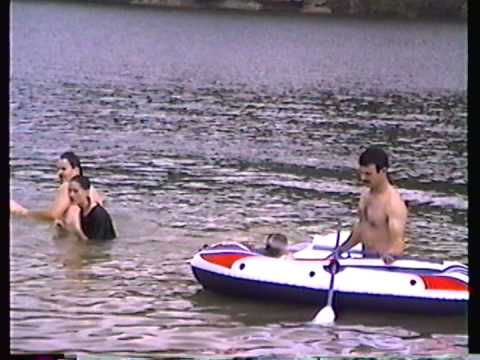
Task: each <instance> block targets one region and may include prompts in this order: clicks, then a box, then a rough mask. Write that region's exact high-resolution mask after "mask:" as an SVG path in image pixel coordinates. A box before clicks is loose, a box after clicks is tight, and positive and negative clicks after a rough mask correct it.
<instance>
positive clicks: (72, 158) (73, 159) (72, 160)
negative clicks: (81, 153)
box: [60, 151, 83, 175]
mask: <svg viewBox="0 0 480 360" xmlns="http://www.w3.org/2000/svg"><path fill="white" fill-rule="evenodd" d="M60 159H65V160H67V161H68V162H69V164H70V166H71V167H72V168H78V172H79V174H80V175H83V169H82V164H81V163H80V159H79V157H78V156H77V155H75V153H74V152H73V151H66V152H64V153H63V154H62V155H60Z"/></svg>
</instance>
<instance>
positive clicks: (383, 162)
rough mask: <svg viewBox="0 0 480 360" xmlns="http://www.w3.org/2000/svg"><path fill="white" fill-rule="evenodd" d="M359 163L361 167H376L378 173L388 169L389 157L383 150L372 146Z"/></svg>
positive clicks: (363, 154)
mask: <svg viewBox="0 0 480 360" xmlns="http://www.w3.org/2000/svg"><path fill="white" fill-rule="evenodd" d="M358 163H359V164H360V166H369V165H375V167H376V169H377V172H378V171H380V170H382V169H388V155H387V153H386V152H385V151H383V149H381V148H379V147H375V146H371V147H369V148H368V149H367V150H365V151H364V152H363V153H362V154H361V155H360V158H359V159H358Z"/></svg>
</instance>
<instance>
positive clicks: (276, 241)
mask: <svg viewBox="0 0 480 360" xmlns="http://www.w3.org/2000/svg"><path fill="white" fill-rule="evenodd" d="M287 246H288V239H287V237H286V236H285V235H283V234H280V233H273V234H268V235H267V238H266V244H265V251H266V254H267V255H268V256H273V257H278V256H282V255H283V254H286V253H287Z"/></svg>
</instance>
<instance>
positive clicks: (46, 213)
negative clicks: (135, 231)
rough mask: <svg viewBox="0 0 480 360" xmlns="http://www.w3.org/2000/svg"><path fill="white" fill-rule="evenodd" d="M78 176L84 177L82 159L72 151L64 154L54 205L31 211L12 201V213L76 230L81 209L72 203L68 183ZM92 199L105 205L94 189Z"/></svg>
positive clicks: (61, 159)
mask: <svg viewBox="0 0 480 360" xmlns="http://www.w3.org/2000/svg"><path fill="white" fill-rule="evenodd" d="M77 175H83V170H82V166H81V163H80V159H79V158H78V156H77V155H75V153H73V152H72V151H67V152H64V153H63V154H61V155H60V159H59V160H58V161H57V176H58V180H59V182H60V186H59V188H58V189H57V193H56V196H55V199H54V201H53V203H52V205H51V206H50V207H49V208H48V209H47V210H38V211H35V210H30V209H27V208H25V207H23V206H22V205H20V204H18V203H17V202H16V201H14V200H11V201H10V212H11V213H12V214H13V215H18V216H23V217H26V218H31V219H35V220H40V221H50V222H54V223H56V224H57V225H59V227H65V228H75V226H78V224H77V223H76V222H77V219H78V213H79V208H78V206H77V205H74V204H72V203H71V201H70V197H69V195H68V181H69V180H70V179H72V178H73V177H75V176H77ZM90 197H91V198H92V199H93V200H94V201H95V202H97V203H99V204H101V205H102V204H103V197H102V196H101V195H100V194H99V193H98V192H97V191H96V190H95V189H93V187H92V188H91V190H90Z"/></svg>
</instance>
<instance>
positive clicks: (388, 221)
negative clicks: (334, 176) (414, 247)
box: [337, 147, 408, 264]
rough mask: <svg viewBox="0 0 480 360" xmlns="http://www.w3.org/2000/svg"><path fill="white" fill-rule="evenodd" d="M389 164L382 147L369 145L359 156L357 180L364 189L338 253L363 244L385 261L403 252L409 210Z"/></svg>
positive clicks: (389, 261)
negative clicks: (355, 215)
mask: <svg viewBox="0 0 480 360" xmlns="http://www.w3.org/2000/svg"><path fill="white" fill-rule="evenodd" d="M388 166H389V163H388V156H387V154H386V153H385V151H383V149H381V148H378V147H369V148H368V149H366V150H365V151H364V152H363V153H362V154H361V155H360V157H359V174H360V180H361V181H362V183H363V184H364V185H365V186H367V189H366V190H365V191H364V192H363V193H362V194H361V196H360V202H359V206H358V221H357V222H356V223H355V224H354V226H353V228H352V233H351V234H350V237H349V239H348V240H347V241H346V242H345V243H344V244H342V245H341V246H340V247H339V249H338V250H337V252H338V253H342V252H344V251H348V250H349V249H351V248H352V247H353V246H355V245H356V244H358V243H362V244H363V246H364V250H365V252H366V253H368V254H378V255H379V256H380V257H382V259H383V260H384V262H385V263H387V264H390V263H392V262H393V261H394V256H402V255H403V251H404V248H405V229H406V224H407V217H408V211H407V206H406V204H405V202H404V201H403V200H402V198H401V196H400V193H399V192H398V190H397V189H396V188H395V187H394V186H393V185H392V184H391V182H390V180H389V177H388V173H387V170H388Z"/></svg>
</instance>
